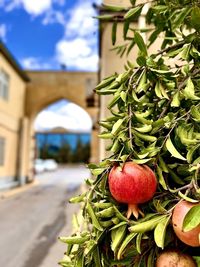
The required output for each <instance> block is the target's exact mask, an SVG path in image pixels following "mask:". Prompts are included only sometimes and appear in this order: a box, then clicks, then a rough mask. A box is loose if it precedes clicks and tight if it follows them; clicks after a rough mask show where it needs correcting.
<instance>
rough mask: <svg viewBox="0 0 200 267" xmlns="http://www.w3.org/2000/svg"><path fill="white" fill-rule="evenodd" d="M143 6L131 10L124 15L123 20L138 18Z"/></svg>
mask: <svg viewBox="0 0 200 267" xmlns="http://www.w3.org/2000/svg"><path fill="white" fill-rule="evenodd" d="M142 8H143V5H141V6H137V7H133V8H131V9H130V10H129V11H128V12H127V13H126V14H125V15H124V19H133V18H134V17H136V16H138V15H139V14H140V13H141V11H142Z"/></svg>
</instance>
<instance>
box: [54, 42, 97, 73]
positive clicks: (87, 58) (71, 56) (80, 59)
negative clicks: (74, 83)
mask: <svg viewBox="0 0 200 267" xmlns="http://www.w3.org/2000/svg"><path fill="white" fill-rule="evenodd" d="M56 52H57V59H58V61H59V62H60V63H62V64H65V65H66V66H67V67H68V66H69V67H70V68H72V69H79V70H90V71H96V70H97V65H98V55H97V53H95V52H93V50H92V47H91V46H90V44H89V43H88V41H87V40H86V39H83V38H77V39H74V40H71V41H68V40H61V41H60V42H58V43H57V47H56Z"/></svg>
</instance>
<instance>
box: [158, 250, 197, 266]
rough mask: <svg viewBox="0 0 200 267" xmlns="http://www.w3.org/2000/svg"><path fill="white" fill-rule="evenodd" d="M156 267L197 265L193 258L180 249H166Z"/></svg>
mask: <svg viewBox="0 0 200 267" xmlns="http://www.w3.org/2000/svg"><path fill="white" fill-rule="evenodd" d="M156 267H197V264H196V263H195V261H194V260H193V258H192V257H191V256H189V255H187V254H183V253H182V252H180V251H179V250H175V249H174V250H166V251H164V252H162V253H161V254H160V255H159V257H158V258H157V261H156Z"/></svg>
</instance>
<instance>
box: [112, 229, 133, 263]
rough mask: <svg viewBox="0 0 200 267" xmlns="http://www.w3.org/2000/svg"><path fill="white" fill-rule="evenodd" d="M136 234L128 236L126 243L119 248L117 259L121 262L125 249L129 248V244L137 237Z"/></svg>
mask: <svg viewBox="0 0 200 267" xmlns="http://www.w3.org/2000/svg"><path fill="white" fill-rule="evenodd" d="M136 235H137V234H136V233H131V234H129V235H127V236H126V238H125V239H124V241H123V242H122V245H121V247H120V248H119V251H118V253H117V259H118V260H120V259H121V256H122V253H123V251H124V249H125V248H126V247H127V246H128V244H129V243H130V242H131V240H132V239H133V238H134V237H135V236H136Z"/></svg>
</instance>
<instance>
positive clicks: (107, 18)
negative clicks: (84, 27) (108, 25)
mask: <svg viewBox="0 0 200 267" xmlns="http://www.w3.org/2000/svg"><path fill="white" fill-rule="evenodd" d="M114 17H115V15H100V16H95V17H94V18H95V19H99V20H112V19H113V18H114Z"/></svg>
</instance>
